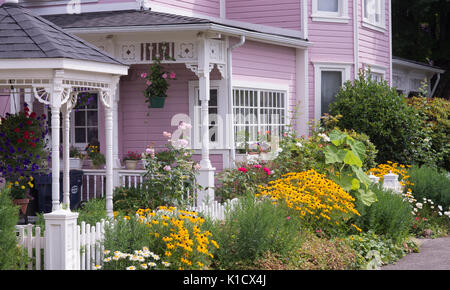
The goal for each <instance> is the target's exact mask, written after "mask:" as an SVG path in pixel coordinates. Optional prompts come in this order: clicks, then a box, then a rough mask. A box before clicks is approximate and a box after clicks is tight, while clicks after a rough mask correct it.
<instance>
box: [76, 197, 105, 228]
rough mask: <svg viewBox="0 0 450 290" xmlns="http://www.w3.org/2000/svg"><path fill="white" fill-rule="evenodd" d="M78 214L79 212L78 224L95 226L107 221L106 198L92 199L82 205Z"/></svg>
mask: <svg viewBox="0 0 450 290" xmlns="http://www.w3.org/2000/svg"><path fill="white" fill-rule="evenodd" d="M76 212H78V224H81V222H83V221H84V222H86V223H87V224H90V225H95V224H96V223H97V222H100V221H101V220H102V219H105V220H106V200H105V198H94V199H91V200H89V201H87V202H85V203H82V204H81V207H80V208H79V209H77V210H76Z"/></svg>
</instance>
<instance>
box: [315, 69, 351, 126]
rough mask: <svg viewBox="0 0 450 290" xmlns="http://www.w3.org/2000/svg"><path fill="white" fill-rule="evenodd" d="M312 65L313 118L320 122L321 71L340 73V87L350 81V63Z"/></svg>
mask: <svg viewBox="0 0 450 290" xmlns="http://www.w3.org/2000/svg"><path fill="white" fill-rule="evenodd" d="M313 64H314V99H315V101H314V118H315V119H316V120H320V117H321V116H322V71H337V72H341V73H342V85H344V83H345V82H346V81H348V80H350V75H351V74H350V72H351V67H352V65H353V64H352V63H324V62H315V63H313Z"/></svg>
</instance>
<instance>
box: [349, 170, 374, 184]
mask: <svg viewBox="0 0 450 290" xmlns="http://www.w3.org/2000/svg"><path fill="white" fill-rule="evenodd" d="M351 168H352V171H353V173H355V174H356V177H357V178H358V179H359V181H360V182H362V183H363V184H365V185H366V188H368V186H369V184H370V182H371V181H370V178H369V176H367V174H366V173H365V172H364V171H362V169H361V168H360V167H356V166H352V167H351Z"/></svg>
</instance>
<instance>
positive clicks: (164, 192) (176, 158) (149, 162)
mask: <svg viewBox="0 0 450 290" xmlns="http://www.w3.org/2000/svg"><path fill="white" fill-rule="evenodd" d="M191 127H192V126H191V125H190V124H187V123H184V122H181V123H180V125H179V126H178V130H179V131H181V132H184V131H185V130H187V129H189V128H191ZM183 134H185V133H183ZM163 135H164V136H165V137H167V138H171V137H172V136H171V134H170V133H167V132H163ZM188 144H189V142H188V141H187V140H185V139H182V138H181V139H178V140H171V139H169V143H167V144H166V148H167V150H165V151H162V152H163V153H156V152H155V149H154V148H152V147H148V148H147V149H146V150H145V153H144V154H143V158H144V160H145V164H146V165H145V169H146V172H145V174H144V179H145V180H144V183H143V185H142V186H143V187H142V188H143V189H144V190H143V191H142V192H143V193H144V194H145V195H146V199H147V201H149V202H153V205H155V206H159V205H174V206H183V205H185V204H186V203H189V202H190V200H188V193H189V198H191V199H193V198H195V192H196V190H197V189H199V188H200V186H199V185H198V184H197V183H196V175H197V174H198V171H199V169H200V165H199V164H195V162H194V161H193V159H192V154H193V150H190V149H188ZM156 202H158V203H159V204H155V203H156Z"/></svg>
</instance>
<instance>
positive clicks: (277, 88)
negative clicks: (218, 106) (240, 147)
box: [231, 79, 291, 147]
mask: <svg viewBox="0 0 450 290" xmlns="http://www.w3.org/2000/svg"><path fill="white" fill-rule="evenodd" d="M235 89H243V90H256V91H259V92H260V91H272V92H281V93H284V95H285V100H284V112H285V115H284V120H285V122H284V126H286V127H287V126H288V125H289V124H290V123H291V116H290V113H289V107H290V92H289V84H285V83H283V84H281V83H273V82H270V81H267V82H260V81H247V80H235V79H233V81H232V92H233V95H232V98H233V101H234V90H235ZM258 94H259V93H258ZM233 103H234V102H233ZM234 108H235V107H234V104H233V108H232V110H233V112H234ZM256 108H257V110H259V109H258V108H259V97H258V106H257V107H256ZM260 123H261V122H260V121H259V120H258V126H260ZM232 124H233V127H232V130H231V134H234V131H235V128H234V116H233V122H232ZM235 137H236V136H235ZM233 139H235V138H233ZM235 143H236V140H235ZM235 147H236V144H235Z"/></svg>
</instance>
